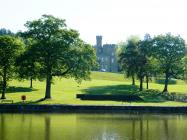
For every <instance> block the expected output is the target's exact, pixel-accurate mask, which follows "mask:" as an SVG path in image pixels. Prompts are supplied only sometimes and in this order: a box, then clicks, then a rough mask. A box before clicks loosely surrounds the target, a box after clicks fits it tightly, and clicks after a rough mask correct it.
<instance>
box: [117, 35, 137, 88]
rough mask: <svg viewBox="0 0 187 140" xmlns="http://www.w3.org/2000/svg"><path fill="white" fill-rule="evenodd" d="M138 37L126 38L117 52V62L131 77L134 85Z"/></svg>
mask: <svg viewBox="0 0 187 140" xmlns="http://www.w3.org/2000/svg"><path fill="white" fill-rule="evenodd" d="M138 42H139V38H138V37H136V36H132V37H131V38H129V39H128V40H127V43H126V45H124V46H123V48H122V49H121V50H122V51H120V53H119V63H120V66H121V68H122V69H123V70H124V71H125V73H126V75H127V77H132V85H135V75H136V71H137V56H138Z"/></svg>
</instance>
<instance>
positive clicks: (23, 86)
mask: <svg viewBox="0 0 187 140" xmlns="http://www.w3.org/2000/svg"><path fill="white" fill-rule="evenodd" d="M91 77H92V80H91V81H83V82H82V83H81V84H78V83H76V82H75V81H74V80H73V79H64V78H62V79H60V78H55V79H54V81H53V83H54V84H53V85H52V99H51V100H45V101H38V100H39V99H41V98H43V97H44V93H45V82H40V81H34V82H33V86H34V88H33V89H30V88H29V81H17V80H13V81H11V82H10V83H9V88H8V90H7V93H6V97H7V99H12V100H14V103H20V102H21V96H22V95H26V96H27V102H26V103H35V104H82V105H158V106H165V105H166V106H168V105H169V106H170V105H172V106H187V103H183V102H172V101H166V100H165V99H164V98H162V97H161V96H160V95H154V94H153V95H151V94H146V95H145V94H142V98H144V99H145V102H141V103H140V102H139V103H131V104H130V103H122V102H117V101H81V100H79V99H76V94H77V93H87V94H129V93H137V92H138V91H136V90H137V88H138V87H135V88H134V90H133V89H132V86H131V80H130V79H127V78H126V79H124V76H123V74H115V73H105V72H92V75H91ZM136 84H137V85H138V84H139V82H138V81H136ZM144 86H145V85H144ZM163 86H164V85H162V84H157V83H154V82H152V83H150V89H156V90H160V91H162V89H163ZM169 91H170V92H177V93H183V94H185V93H186V94H187V84H186V83H185V82H184V81H177V82H176V84H172V85H169Z"/></svg>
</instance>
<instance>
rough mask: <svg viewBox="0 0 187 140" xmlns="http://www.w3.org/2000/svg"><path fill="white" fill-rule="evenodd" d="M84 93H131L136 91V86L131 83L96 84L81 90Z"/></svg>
mask: <svg viewBox="0 0 187 140" xmlns="http://www.w3.org/2000/svg"><path fill="white" fill-rule="evenodd" d="M82 91H83V92H84V93H85V94H102V95H105V94H107V95H114V94H132V93H136V92H137V91H138V86H134V87H133V86H132V85H112V86H96V87H91V88H88V89H84V90H82Z"/></svg>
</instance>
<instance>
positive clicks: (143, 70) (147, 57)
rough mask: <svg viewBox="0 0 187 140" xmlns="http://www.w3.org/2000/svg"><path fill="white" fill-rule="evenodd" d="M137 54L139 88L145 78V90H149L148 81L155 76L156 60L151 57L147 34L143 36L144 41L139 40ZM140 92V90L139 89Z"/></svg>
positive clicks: (149, 40)
mask: <svg viewBox="0 0 187 140" xmlns="http://www.w3.org/2000/svg"><path fill="white" fill-rule="evenodd" d="M138 50H139V51H138V52H139V57H140V58H141V59H138V60H137V61H138V62H139V61H140V62H139V66H138V67H139V71H138V75H139V79H140V87H142V85H143V83H142V82H143V80H142V79H143V78H144V77H145V78H146V85H147V89H148V88H149V79H150V77H151V76H152V75H153V74H155V72H156V68H157V66H156V64H157V63H156V62H157V61H156V59H155V58H153V57H152V52H153V50H152V38H151V36H150V35H149V34H145V36H144V40H141V41H140V42H139V45H138ZM140 90H142V88H140Z"/></svg>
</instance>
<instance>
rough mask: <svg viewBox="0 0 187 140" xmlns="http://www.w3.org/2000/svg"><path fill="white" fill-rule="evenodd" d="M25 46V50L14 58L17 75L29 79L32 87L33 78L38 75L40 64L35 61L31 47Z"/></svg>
mask: <svg viewBox="0 0 187 140" xmlns="http://www.w3.org/2000/svg"><path fill="white" fill-rule="evenodd" d="M31 47H32V46H27V48H26V50H25V52H24V53H23V54H21V55H20V56H19V57H18V58H17V59H16V67H17V73H18V77H19V78H21V79H29V80H30V88H33V80H34V79H37V78H38V77H39V69H40V64H39V63H38V62H37V61H36V58H35V57H34V55H33V53H34V52H32V49H31Z"/></svg>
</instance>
